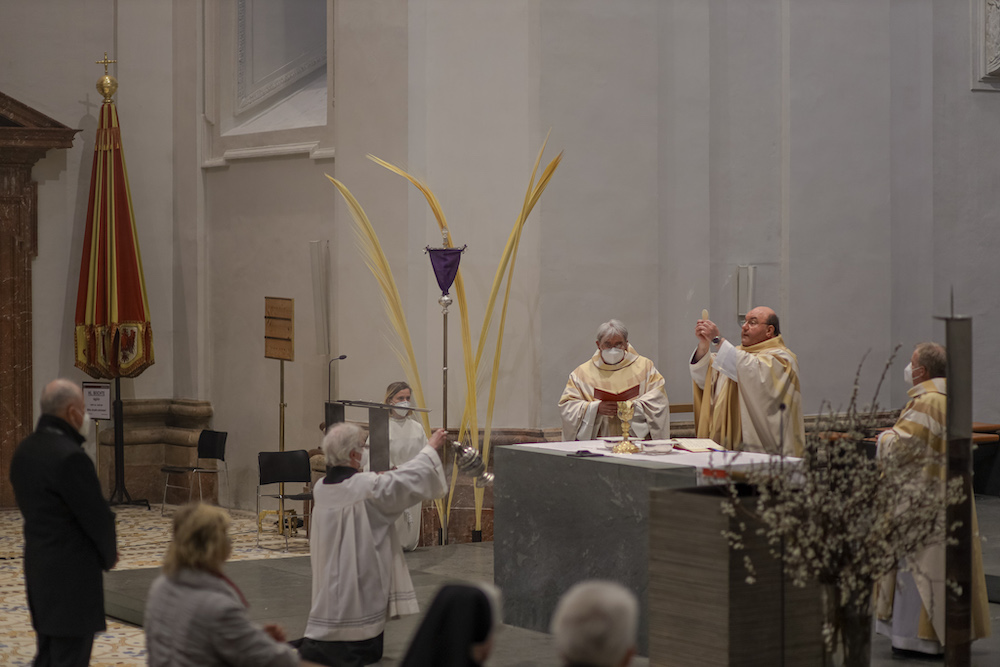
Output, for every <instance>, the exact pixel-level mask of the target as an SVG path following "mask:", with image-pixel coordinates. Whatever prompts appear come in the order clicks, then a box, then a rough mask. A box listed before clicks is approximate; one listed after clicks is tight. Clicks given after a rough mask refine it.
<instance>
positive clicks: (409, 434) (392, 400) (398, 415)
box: [361, 381, 427, 551]
mask: <svg viewBox="0 0 1000 667" xmlns="http://www.w3.org/2000/svg"><path fill="white" fill-rule="evenodd" d="M411 398H412V391H411V390H410V385H408V384H407V383H405V382H403V381H399V382H393V383H392V384H390V385H389V386H388V387H386V390H385V398H384V399H383V401H382V402H383V403H385V404H387V405H395V406H397V407H395V408H393V409H392V410H390V411H389V469H390V470H393V469H395V468H398V467H399V466H401V465H403V464H404V463H406V462H407V461H412V460H413V459H414V458H415V457H416V455H417V454H419V453H420V450H421V449H423V448H424V447H425V446H426V445H427V434H426V433H424V425H423V424H421V423H420V422H419V421H417V420H416V419H414V418H413V410H411V409H410V408H412V407H413V403H412V402H411ZM368 452H369V448H368V447H365V452H364V455H363V456H362V459H361V469H362V470H364V471H365V472H368V470H370V465H369V461H368ZM421 505H422V503H417V504H415V505H414V506H413V507H408V508H406V509H405V510H403V513H402V514H401V515H400V516H399V519H397V520H396V533H397V534H398V535H399V543H400V544H401V545H403V551H413V550H414V549H416V548H417V544H418V543H419V542H420V508H421Z"/></svg>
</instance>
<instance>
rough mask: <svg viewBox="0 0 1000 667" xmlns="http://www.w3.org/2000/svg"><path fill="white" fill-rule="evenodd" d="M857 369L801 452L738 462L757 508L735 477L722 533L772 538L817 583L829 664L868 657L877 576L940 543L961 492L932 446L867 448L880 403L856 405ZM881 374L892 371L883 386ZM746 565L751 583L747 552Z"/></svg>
mask: <svg viewBox="0 0 1000 667" xmlns="http://www.w3.org/2000/svg"><path fill="white" fill-rule="evenodd" d="M897 349H898V348H897ZM862 361H863V360H862ZM891 363H892V359H891V358H890V360H889V362H888V363H887V364H886V370H887V369H888V368H889V366H890V364H891ZM860 372H861V367H860V366H859V368H858V373H857V374H856V375H855V381H854V390H853V392H852V394H851V398H850V402H849V404H848V407H847V409H846V410H844V411H839V412H834V411H833V410H832V409H830V407H829V405H828V404H824V406H823V411H822V415H821V417H820V419H819V424H818V429H817V430H814V431H812V432H810V433H808V434H807V437H806V443H805V448H804V452H803V455H802V457H801V458H800V459H797V460H789V459H785V458H781V457H776V458H775V459H773V460H772V461H770V462H768V463H766V464H761V465H757V466H754V467H751V468H750V469H749V470H740V471H739V472H736V471H733V473H732V476H734V477H742V481H744V482H746V483H747V484H750V485H752V486H753V487H754V488H755V489H756V491H757V502H756V503H755V504H754V505H753V506H752V507H751V506H749V505H748V504H746V503H742V502H741V494H740V493H739V492H738V491H737V486H738V485H736V484H732V485H730V487H729V488H730V493H728V494H727V495H726V497H725V500H724V501H723V503H722V511H723V513H724V514H726V515H728V516H729V517H731V518H732V519H733V521H731V525H732V528H730V529H729V530H727V531H725V532H724V535H725V537H726V538H727V539H728V540H729V544H730V548H732V549H737V550H740V549H742V548H743V535H744V531H747V530H753V531H755V534H757V535H760V536H763V537H764V538H765V539H766V540H767V543H768V545H769V551H770V553H771V555H772V556H774V557H775V558H779V559H780V560H781V561H782V563H783V566H784V571H785V575H786V576H787V577H788V578H789V579H790V580H791V582H792V583H793V584H794V585H796V586H800V587H804V586H805V585H806V584H807V583H810V582H815V583H816V584H818V585H819V587H820V589H821V590H822V598H823V600H822V603H823V610H824V623H823V628H822V634H823V640H824V643H825V650H826V656H827V660H826V664H827V665H844V666H848V667H860V666H862V665H868V664H869V662H870V654H871V630H872V622H871V616H872V591H873V588H874V585H875V583H876V582H877V581H878V579H879V578H880V577H882V576H884V575H886V574H888V573H890V572H893V571H894V570H896V568H897V567H899V564H900V561H901V560H903V559H905V558H906V557H907V556H909V555H911V554H913V553H915V552H917V551H919V550H920V549H922V548H924V547H926V546H929V545H931V544H936V543H942V542H943V541H944V540H945V535H946V532H945V509H946V506H947V505H950V504H956V503H959V502H962V500H963V499H964V494H963V491H962V487H961V480H953V482H951V483H945V482H943V481H941V479H940V478H937V477H933V476H928V475H925V474H924V471H925V470H926V469H928V468H929V467H932V466H943V465H945V461H944V460H943V457H942V456H941V455H939V454H936V453H935V452H932V451H926V450H921V451H910V452H906V453H905V455H903V454H899V455H897V454H895V453H894V455H893V456H891V457H889V456H884V457H883V456H875V457H872V456H870V453H869V451H868V450H867V449H866V448H865V446H864V443H863V440H864V438H865V437H866V436H867V434H868V433H870V432H871V431H872V430H874V426H875V422H876V417H877V408H876V403H875V401H874V400H873V401H872V408H871V409H866V410H861V409H859V407H858V404H857V397H858V387H859V381H860ZM884 378H885V370H883V373H882V379H880V380H879V383H878V387H881V384H882V381H883V380H884ZM875 396H876V397H877V396H878V388H876V392H875ZM736 462H738V457H737V461H736ZM744 566H745V567H746V570H747V581H748V582H750V583H752V582H753V581H754V579H755V569H754V565H753V562H752V559H750V558H749V557H748V556H744Z"/></svg>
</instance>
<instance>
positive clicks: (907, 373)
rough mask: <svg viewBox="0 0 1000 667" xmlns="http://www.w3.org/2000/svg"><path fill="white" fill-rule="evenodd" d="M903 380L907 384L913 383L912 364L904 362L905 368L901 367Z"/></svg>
mask: <svg viewBox="0 0 1000 667" xmlns="http://www.w3.org/2000/svg"><path fill="white" fill-rule="evenodd" d="M903 381H904V382H906V384H907V385H908V386H910V385H913V364H912V363H909V364H906V368H904V369H903Z"/></svg>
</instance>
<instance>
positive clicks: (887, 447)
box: [875, 378, 990, 653]
mask: <svg viewBox="0 0 1000 667" xmlns="http://www.w3.org/2000/svg"><path fill="white" fill-rule="evenodd" d="M907 394H908V395H909V396H910V402H909V403H907V404H906V407H905V408H903V411H902V412H901V413H900V415H899V420H897V421H896V425H895V426H893V427H892V429H890V430H888V431H885V432H884V433H883V434H882V435H881V436H879V441H878V455H879V456H891V455H892V453H893V452H899V453H903V452H905V451H906V450H907V449H908V448H911V447H914V446H917V447H929V448H931V449H932V450H934V451H935V452H937V453H939V454H944V455H947V453H948V433H947V428H946V419H947V417H946V415H947V406H948V399H947V383H946V381H945V379H944V378H934V379H931V380H927V381H926V382H921V383H920V384H918V385H916V386H915V387H911V388H910V390H909V391H908V392H907ZM924 474H925V475H928V476H937V477H940V478H941V480H942V482H943V481H944V480H945V479H946V478H947V474H948V472H947V470H946V469H945V467H944V466H928V468H927V469H925V470H924ZM900 510H901V511H902V510H903V508H900ZM941 511H942V512H944V511H945V507H944V499H943V497H942V501H941ZM945 548H946V547H945V544H944V535H942V536H941V540H940V543H939V544H934V545H931V546H929V547H927V548H926V549H923V550H922V551H920V552H919V553H917V554H915V555H913V556H912V557H910V558H909V559H907V560H909V561H910V563H909V567H908V568H907V569H908V570H910V571H909V572H895V571H894V572H890V573H888V574H886V575H885V576H884V577H882V579H880V580H879V582H878V585H877V586H876V588H875V612H876V616H877V618H878V624H877V626H876V629H877V630H878V631H879V633H881V634H884V635H888V636H890V637H892V645H893V646H895V647H896V648H903V649H909V650H914V651H923V652H925V653H937V652H940V651H941V650H942V649H941V645H943V644H944V636H945V617H944V607H945V604H944V600H945ZM900 577H902V578H904V579H905V580H908V582H909V583H910V587H909V589H907V588H906V587H905V585H904V586H900V587H899V588H898V590H897V586H896V584H897V581H898V579H899V578H900ZM913 582H915V583H916V586H913V585H912V584H913ZM913 588H916V593H917V594H916V595H915V594H914V591H913ZM897 598H899V599H897ZM989 636H990V614H989V602H988V599H987V592H986V577H985V575H984V573H983V550H982V545H981V544H980V540H979V519H978V517H977V516H976V500H975V498H973V499H972V639H979V638H982V637H989Z"/></svg>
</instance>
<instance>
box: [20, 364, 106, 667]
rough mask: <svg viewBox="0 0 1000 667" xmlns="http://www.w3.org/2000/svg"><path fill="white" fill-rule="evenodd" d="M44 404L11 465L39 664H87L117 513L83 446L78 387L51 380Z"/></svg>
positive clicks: (100, 624)
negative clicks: (103, 490) (111, 506)
mask: <svg viewBox="0 0 1000 667" xmlns="http://www.w3.org/2000/svg"><path fill="white" fill-rule="evenodd" d="M41 408H42V416H41V417H40V418H39V420H38V426H37V428H36V429H35V432H34V433H32V434H31V435H29V436H28V437H27V438H25V439H24V440H23V441H22V442H21V444H20V445H18V447H17V450H16V451H15V452H14V458H13V459H12V460H11V464H10V481H11V484H12V485H13V487H14V496H15V497H16V498H17V505H18V507H19V508H20V509H21V514H22V515H23V516H24V576H25V579H26V581H27V589H28V606H29V608H30V609H31V624H32V625H33V626H34V628H35V632H37V634H38V652H37V655H36V656H35V663H34V664H35V667H48V666H50V665H51V666H53V667H54V666H57V665H60V666H61V665H66V666H70V665H73V666H76V665H81V666H85V665H87V664H89V662H90V651H91V647H92V646H93V643H94V633H95V632H100V631H101V630H104V628H105V624H104V586H103V574H102V570H110V569H111V568H112V567H114V565H115V563H116V562H117V560H118V554H117V549H116V546H115V515H114V513H113V512H112V511H111V508H110V507H109V506H108V503H107V501H106V500H105V499H104V497H103V496H102V495H101V486H100V482H99V481H98V479H97V471H96V470H95V469H94V464H93V463H92V462H91V460H90V457H88V456H87V454H86V452H84V451H83V448H82V447H81V446H80V445H81V444H82V443H83V441H84V437H83V436H82V435H80V432H79V431H80V428H81V427H82V426H83V423H84V415H85V412H84V405H83V393H82V392H81V391H80V387H79V386H77V385H76V384H75V383H73V382H70V381H69V380H53V381H52V382H50V383H49V384H48V385H46V387H45V389H44V390H43V391H42V397H41Z"/></svg>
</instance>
